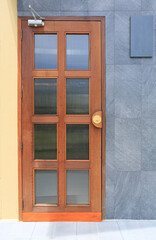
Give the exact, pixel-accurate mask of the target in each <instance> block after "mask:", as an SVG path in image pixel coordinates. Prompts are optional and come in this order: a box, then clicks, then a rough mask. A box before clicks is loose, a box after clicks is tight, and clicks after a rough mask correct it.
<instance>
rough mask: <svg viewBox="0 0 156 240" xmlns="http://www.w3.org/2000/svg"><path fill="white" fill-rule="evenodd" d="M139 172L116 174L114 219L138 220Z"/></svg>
mask: <svg viewBox="0 0 156 240" xmlns="http://www.w3.org/2000/svg"><path fill="white" fill-rule="evenodd" d="M140 191H141V184H140V172H117V173H116V179H115V218H116V219H139V218H140V207H139V204H140Z"/></svg>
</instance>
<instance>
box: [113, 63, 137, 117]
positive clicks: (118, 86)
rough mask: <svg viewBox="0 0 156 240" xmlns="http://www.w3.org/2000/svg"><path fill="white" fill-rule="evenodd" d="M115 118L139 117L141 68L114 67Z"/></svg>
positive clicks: (131, 66)
mask: <svg viewBox="0 0 156 240" xmlns="http://www.w3.org/2000/svg"><path fill="white" fill-rule="evenodd" d="M115 116H116V117H119V118H139V117H141V66H140V65H116V66H115Z"/></svg>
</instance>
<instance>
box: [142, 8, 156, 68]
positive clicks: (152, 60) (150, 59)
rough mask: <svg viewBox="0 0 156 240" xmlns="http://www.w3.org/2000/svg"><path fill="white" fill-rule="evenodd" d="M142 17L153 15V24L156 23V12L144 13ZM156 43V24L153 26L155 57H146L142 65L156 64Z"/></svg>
mask: <svg viewBox="0 0 156 240" xmlns="http://www.w3.org/2000/svg"><path fill="white" fill-rule="evenodd" d="M142 15H152V16H153V22H154V23H155V21H156V11H142ZM155 41H156V31H155V24H153V57H146V58H142V59H141V61H142V64H143V65H147V64H156V48H155Z"/></svg>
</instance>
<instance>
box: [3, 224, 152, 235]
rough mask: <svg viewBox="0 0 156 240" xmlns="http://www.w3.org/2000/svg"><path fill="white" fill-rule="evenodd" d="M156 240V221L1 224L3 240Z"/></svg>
mask: <svg viewBox="0 0 156 240" xmlns="http://www.w3.org/2000/svg"><path fill="white" fill-rule="evenodd" d="M41 239H43V240H49V239H58V240H59V239H60V240H156V221H149V220H147V221H145V220H140V221H138V220H107V221H103V222H100V223H96V222H93V223H92V222H89V223H88V222H78V223H75V222H38V223H36V222H33V223H29V222H28V223H23V222H16V221H14V222H11V221H10V222H9V221H7V222H6V221H0V240H41Z"/></svg>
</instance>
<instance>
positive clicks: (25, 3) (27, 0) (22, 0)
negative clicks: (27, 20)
mask: <svg viewBox="0 0 156 240" xmlns="http://www.w3.org/2000/svg"><path fill="white" fill-rule="evenodd" d="M29 5H31V6H32V7H33V0H18V1H17V9H18V11H28V12H29Z"/></svg>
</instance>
